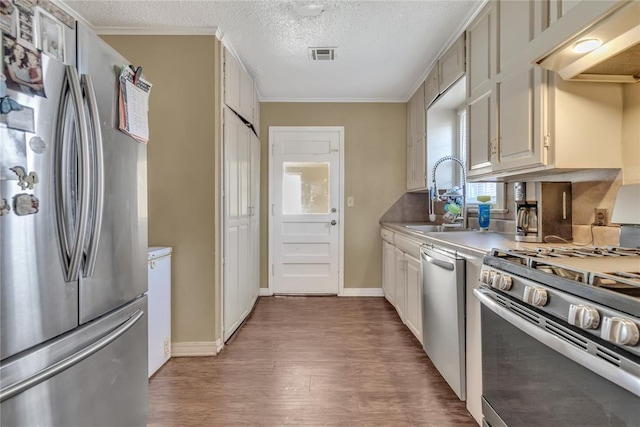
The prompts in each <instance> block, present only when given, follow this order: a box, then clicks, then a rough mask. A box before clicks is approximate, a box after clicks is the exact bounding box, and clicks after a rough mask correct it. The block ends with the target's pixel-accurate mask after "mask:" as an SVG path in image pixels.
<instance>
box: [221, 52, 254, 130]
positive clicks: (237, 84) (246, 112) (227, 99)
mask: <svg viewBox="0 0 640 427" xmlns="http://www.w3.org/2000/svg"><path fill="white" fill-rule="evenodd" d="M254 98H256V96H255V88H254V85H253V80H252V79H251V76H250V75H249V74H248V73H247V72H246V71H245V70H244V69H243V68H242V66H241V65H240V63H239V62H238V61H237V60H236V59H235V58H234V57H233V55H231V53H229V51H228V50H227V49H225V50H224V103H225V104H227V106H228V107H229V108H231V109H232V110H233V111H235V113H236V114H238V115H239V116H240V117H242V118H243V119H244V120H246V121H247V122H249V123H251V124H254V127H255V121H256V117H255V105H254V103H255V100H254Z"/></svg>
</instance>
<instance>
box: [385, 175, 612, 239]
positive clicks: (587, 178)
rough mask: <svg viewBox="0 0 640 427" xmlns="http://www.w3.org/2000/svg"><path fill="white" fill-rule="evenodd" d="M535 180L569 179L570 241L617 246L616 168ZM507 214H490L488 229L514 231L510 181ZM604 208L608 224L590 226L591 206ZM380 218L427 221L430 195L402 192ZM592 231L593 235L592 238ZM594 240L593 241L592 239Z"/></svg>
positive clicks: (439, 208)
mask: <svg viewBox="0 0 640 427" xmlns="http://www.w3.org/2000/svg"><path fill="white" fill-rule="evenodd" d="M537 181H571V183H572V185H571V192H572V213H573V221H572V222H573V229H572V232H573V242H574V243H575V244H593V245H617V244H618V243H619V234H620V227H619V226H617V225H612V224H610V221H611V215H612V213H613V206H614V204H615V200H616V195H617V193H618V188H619V187H620V186H621V185H622V171H621V170H619V169H603V170H601V169H597V170H586V171H579V172H570V173H564V174H558V175H553V176H548V177H544V178H540V179H538V180H537ZM506 197H507V209H508V212H506V213H492V214H491V229H492V230H495V231H499V232H504V233H512V232H515V213H514V211H515V209H514V207H515V205H514V203H515V201H514V200H515V199H514V191H513V183H507V185H506ZM441 205H442V203H436V214H437V217H438V220H437V221H436V222H441V221H442V219H441V215H442V213H443V211H442V206H441ZM595 208H600V209H607V223H608V226H593V227H592V224H593V222H594V221H595V215H594V209H595ZM380 220H381V221H400V222H428V221H429V195H428V194H426V193H405V194H404V195H403V196H402V197H400V199H398V201H397V202H396V203H395V204H394V205H393V206H392V207H391V208H390V209H389V210H388V211H387V212H386V213H385V215H384V216H383V217H382V218H381V219H380ZM469 226H470V227H472V228H477V226H478V222H477V211H472V212H471V213H470V214H469ZM592 233H593V238H592ZM592 240H593V241H592Z"/></svg>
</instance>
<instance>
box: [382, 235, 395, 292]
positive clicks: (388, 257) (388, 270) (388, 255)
mask: <svg viewBox="0 0 640 427" xmlns="http://www.w3.org/2000/svg"><path fill="white" fill-rule="evenodd" d="M395 250H396V247H395V246H393V245H392V244H391V243H389V242H385V241H384V240H383V241H382V290H383V291H384V297H385V298H386V299H387V301H389V302H390V303H391V304H393V303H394V296H395V287H396V286H395V279H396V277H395V265H396V255H395Z"/></svg>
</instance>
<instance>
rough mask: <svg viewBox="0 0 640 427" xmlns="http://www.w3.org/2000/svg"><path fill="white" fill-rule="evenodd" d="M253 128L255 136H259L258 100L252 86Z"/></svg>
mask: <svg viewBox="0 0 640 427" xmlns="http://www.w3.org/2000/svg"><path fill="white" fill-rule="evenodd" d="M253 128H254V129H255V131H256V135H258V137H259V136H260V98H259V97H258V91H257V89H256V88H255V85H254V91H253Z"/></svg>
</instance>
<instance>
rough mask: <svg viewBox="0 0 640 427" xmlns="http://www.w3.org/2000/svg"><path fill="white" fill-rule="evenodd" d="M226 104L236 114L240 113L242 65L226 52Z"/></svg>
mask: <svg viewBox="0 0 640 427" xmlns="http://www.w3.org/2000/svg"><path fill="white" fill-rule="evenodd" d="M224 103H225V104H227V106H228V107H229V108H231V109H232V110H233V111H235V112H236V113H239V111H240V64H238V62H237V61H236V60H235V58H234V57H233V56H231V54H230V53H229V51H227V50H226V49H225V51H224Z"/></svg>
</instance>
